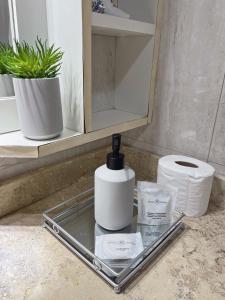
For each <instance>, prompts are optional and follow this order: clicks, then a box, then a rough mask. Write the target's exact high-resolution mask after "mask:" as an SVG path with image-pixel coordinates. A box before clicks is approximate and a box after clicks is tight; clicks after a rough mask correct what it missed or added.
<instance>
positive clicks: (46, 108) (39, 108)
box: [13, 78, 63, 140]
mask: <svg viewBox="0 0 225 300" xmlns="http://www.w3.org/2000/svg"><path fill="white" fill-rule="evenodd" d="M13 84H14V89H15V96H16V104H17V110H18V116H19V121H20V125H21V130H22V132H23V134H24V136H25V137H27V138H29V139H33V140H47V139H51V138H54V137H56V136H58V135H59V134H60V133H61V131H62V129H63V120H62V106H61V96H60V86H59V79H58V78H40V79H36V78H35V79H22V78H13Z"/></svg>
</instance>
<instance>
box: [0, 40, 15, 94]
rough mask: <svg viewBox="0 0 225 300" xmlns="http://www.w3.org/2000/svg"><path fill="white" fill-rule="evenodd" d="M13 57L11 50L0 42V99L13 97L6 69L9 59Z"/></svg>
mask: <svg viewBox="0 0 225 300" xmlns="http://www.w3.org/2000/svg"><path fill="white" fill-rule="evenodd" d="M12 56H13V48H12V47H11V46H10V45H9V44H7V43H1V42H0V97H8V96H13V95H14V90H13V83H12V78H11V77H10V75H9V71H8V69H7V67H6V62H7V60H8V59H9V57H12Z"/></svg>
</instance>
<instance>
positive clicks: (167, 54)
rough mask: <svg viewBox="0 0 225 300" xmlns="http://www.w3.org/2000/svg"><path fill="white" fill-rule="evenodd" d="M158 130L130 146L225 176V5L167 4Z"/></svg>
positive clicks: (173, 0) (134, 136)
mask: <svg viewBox="0 0 225 300" xmlns="http://www.w3.org/2000/svg"><path fill="white" fill-rule="evenodd" d="M164 2H165V7H164V15H163V19H162V32H161V44H160V54H159V66H158V74H157V86H156V93H155V105H154V113H153V120H152V124H151V125H149V126H147V127H144V128H139V129H137V130H134V131H131V132H128V133H126V134H125V136H126V138H125V141H126V142H127V143H128V144H130V145H134V146H137V147H139V148H142V149H146V150H149V151H151V152H153V153H156V154H159V155H166V154H172V153H173V154H174V153H175V154H176V153H181V154H185V155H189V156H194V157H197V158H199V159H202V160H205V161H209V162H210V163H212V164H213V165H215V166H216V169H217V171H218V172H219V173H222V174H224V175H225V85H224V74H225V34H224V33H225V14H224V11H225V1H223V0H215V1H211V0H198V1H196V0H189V1H186V0H166V1H164Z"/></svg>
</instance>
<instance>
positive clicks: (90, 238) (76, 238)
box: [43, 189, 184, 293]
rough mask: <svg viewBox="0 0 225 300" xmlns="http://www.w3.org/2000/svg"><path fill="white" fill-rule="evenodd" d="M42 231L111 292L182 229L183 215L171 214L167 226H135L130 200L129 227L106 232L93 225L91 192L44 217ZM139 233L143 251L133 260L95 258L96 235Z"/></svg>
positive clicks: (48, 212)
mask: <svg viewBox="0 0 225 300" xmlns="http://www.w3.org/2000/svg"><path fill="white" fill-rule="evenodd" d="M43 216H44V227H46V228H47V229H48V230H49V231H50V232H51V233H52V234H53V235H55V236H56V237H57V238H58V239H59V240H60V241H61V242H62V243H63V244H65V245H66V246H67V247H68V248H69V249H70V250H71V251H72V252H73V253H75V254H76V255H77V256H78V257H79V258H80V259H82V260H83V261H84V262H85V263H86V264H87V265H88V266H89V267H91V268H92V269H93V270H94V271H95V272H97V273H98V274H99V275H100V276H101V277H102V278H103V279H104V280H106V281H107V282H108V283H109V284H110V285H111V286H113V287H114V290H115V292H117V293H119V292H120V291H121V289H122V288H123V287H124V286H125V284H127V282H128V281H130V280H131V279H132V278H133V277H134V276H135V275H136V273H137V272H138V271H140V270H141V269H142V268H143V267H144V266H145V265H147V263H149V262H151V261H152V260H153V259H154V257H156V255H157V254H159V252H160V251H161V250H162V249H163V247H164V246H165V245H166V244H167V243H168V242H169V240H171V239H173V238H174V237H175V236H177V235H178V234H179V233H181V232H182V231H183V229H184V224H183V223H182V222H181V220H182V218H183V214H181V213H179V212H174V213H173V215H172V216H171V221H170V224H168V225H161V226H148V225H142V224H138V223H137V200H136V199H134V214H133V220H132V223H131V224H130V225H129V226H128V227H126V228H125V229H123V230H120V231H108V230H105V229H103V228H102V227H100V226H99V225H97V224H96V223H95V219H94V189H90V190H88V191H86V192H84V193H82V194H79V195H78V196H76V197H74V198H72V199H70V200H67V201H65V202H63V203H61V204H59V205H57V206H56V207H54V208H52V209H49V210H47V211H46V212H45V213H44V214H43ZM136 232H140V233H141V236H142V242H143V251H142V252H141V253H140V254H139V255H138V256H136V257H135V258H134V259H126V260H102V259H100V258H99V257H97V256H96V255H95V238H96V236H98V235H104V234H115V233H136Z"/></svg>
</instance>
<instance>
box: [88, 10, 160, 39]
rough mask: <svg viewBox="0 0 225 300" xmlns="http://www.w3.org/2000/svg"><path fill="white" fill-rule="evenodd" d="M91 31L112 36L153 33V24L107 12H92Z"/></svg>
mask: <svg viewBox="0 0 225 300" xmlns="http://www.w3.org/2000/svg"><path fill="white" fill-rule="evenodd" d="M92 32H93V33H95V34H100V35H112V36H128V35H131V36H132V35H133V36H142V35H154V32H155V25H154V24H150V23H147V22H140V21H136V20H131V19H125V18H119V17H115V16H110V15H107V14H99V13H92Z"/></svg>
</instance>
